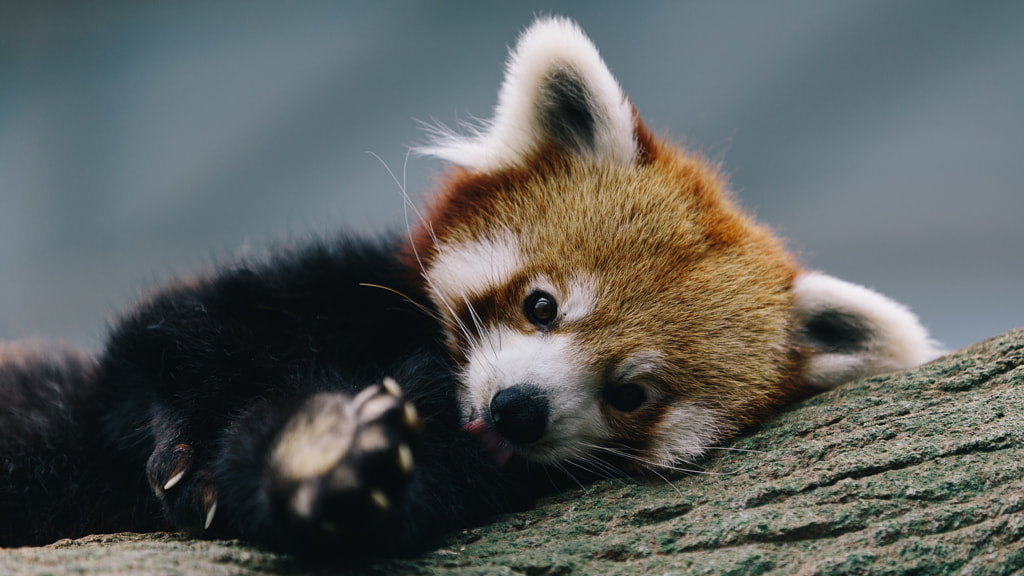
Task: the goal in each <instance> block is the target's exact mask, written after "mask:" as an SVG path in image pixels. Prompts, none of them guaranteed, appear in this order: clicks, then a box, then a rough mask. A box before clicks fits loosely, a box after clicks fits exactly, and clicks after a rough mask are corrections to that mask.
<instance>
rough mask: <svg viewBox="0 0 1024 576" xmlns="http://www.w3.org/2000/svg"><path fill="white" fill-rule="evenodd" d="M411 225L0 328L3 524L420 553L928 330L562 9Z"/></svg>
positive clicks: (37, 533) (441, 148) (28, 532)
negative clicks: (629, 91) (102, 306)
mask: <svg viewBox="0 0 1024 576" xmlns="http://www.w3.org/2000/svg"><path fill="white" fill-rule="evenodd" d="M420 151H421V152H423V153H426V154H432V155H435V156H439V157H441V158H444V159H445V160H447V161H449V162H451V163H452V164H453V166H452V168H451V170H450V171H449V173H448V175H447V176H446V178H445V180H444V181H443V183H442V186H441V188H440V190H439V192H438V194H437V195H436V196H435V197H434V198H433V199H432V200H431V201H430V203H429V204H428V205H427V206H426V207H425V209H424V211H423V213H422V218H421V220H420V221H419V222H417V223H416V225H415V226H414V227H413V228H412V229H411V230H409V241H405V240H404V237H403V240H399V239H398V238H386V239H383V240H380V241H367V240H353V239H340V240H336V241H330V242H319V243H313V244H312V245H310V246H306V247H302V248H296V249H291V250H284V251H279V252H277V253H275V254H273V255H270V256H268V257H267V258H266V259H264V260H260V261H243V262H240V263H237V264H235V265H231V266H225V267H222V268H220V269H219V270H218V271H217V272H216V273H215V274H212V275H210V276H208V277H203V278H199V279H196V280H194V281H191V282H186V283H181V284H178V285H176V286H171V287H168V288H167V289H165V290H163V291H161V292H159V293H157V294H155V295H154V296H153V297H152V298H150V299H148V300H146V301H143V302H141V303H140V304H139V305H137V306H136V307H135V308H134V309H132V310H129V311H128V312H127V313H126V314H124V315H123V317H122V318H120V319H119V320H118V321H117V322H116V323H115V324H114V327H113V328H112V331H111V334H110V337H109V339H108V341H107V343H106V346H105V348H104V350H103V351H102V353H101V354H99V355H98V357H97V358H87V357H84V356H79V355H76V354H72V353H66V352H65V353H57V354H48V353H43V352H39V351H38V349H37V348H31V349H29V351H26V349H25V348H17V349H15V348H8V349H6V351H0V403H2V404H3V405H4V406H5V407H7V409H6V410H5V412H4V413H3V415H2V417H0V458H2V460H0V461H2V468H0V545H17V544H35V543H43V542H48V541H52V540H54V539H57V538H62V537H74V536H80V535H83V534H85V533H88V532H92V531H107V530H153V529H163V528H167V527H176V528H179V529H183V530H187V531H189V532H191V533H194V534H198V535H203V536H209V537H238V538H245V539H248V540H250V541H253V542H257V543H260V544H263V545H266V546H269V547H272V548H275V549H279V550H287V551H292V552H296V553H301V554H321V555H329V556H331V557H333V558H337V557H339V556H347V555H358V554H367V553H369V554H410V553H415V552H417V551H421V550H423V549H425V548H426V547H428V546H430V545H433V544H435V543H436V542H437V541H438V539H439V538H440V536H442V535H443V534H444V532H446V531H449V530H453V529H456V528H459V527H464V526H467V525H470V524H473V523H476V522H481V521H483V520H485V519H486V518H487V517H488V516H491V515H493V514H496V513H501V512H507V511H511V510H516V509H520V508H522V507H524V506H527V505H528V504H529V503H530V502H531V501H532V499H533V498H535V497H536V496H537V495H539V494H541V493H543V492H544V491H545V490H547V489H549V488H551V486H552V485H553V484H557V482H558V481H559V478H562V473H563V472H569V473H570V474H569V475H570V476H572V477H573V479H577V478H580V477H585V476H587V475H590V474H607V473H610V472H615V473H618V472H620V471H627V470H637V469H640V470H643V469H659V468H666V469H672V468H674V467H675V466H676V465H677V464H678V463H680V462H686V461H690V460H693V459H695V458H699V457H700V456H701V455H703V454H704V452H705V451H706V450H707V449H708V448H709V447H710V446H712V445H713V444H714V443H716V442H720V441H721V440H722V439H724V438H726V437H728V436H729V435H731V434H734V433H736V432H737V431H738V430H740V429H741V428H742V427H745V426H749V425H752V424H756V423H757V422H759V421H760V420H761V419H763V418H764V417H765V416H766V415H768V414H770V413H772V411H773V410H775V409H777V408H778V407H780V406H782V405H784V404H785V403H786V402H788V401H791V400H793V399H795V398H798V397H800V396H802V395H805V394H808V393H810V392H812V391H814V390H816V389H819V388H821V387H829V386H835V385H837V384H839V383H841V382H843V381H845V380H848V379H850V378H854V377H859V376H865V375H869V374H874V373H877V372H880V371H886V370H895V369H900V368H906V367H910V366H913V365H915V364H917V363H920V362H924V361H927V360H929V359H931V358H932V357H934V356H935V355H936V354H937V349H936V348H935V346H934V344H933V343H932V342H931V341H930V340H929V339H928V336H927V333H926V332H925V330H924V329H923V328H922V327H921V326H920V324H919V323H918V322H917V319H916V318H915V317H914V316H913V315H912V314H911V313H910V312H909V311H907V310H906V309H905V308H903V307H902V306H900V305H898V304H896V303H894V302H892V301H891V300H888V299H887V298H885V297H883V296H881V295H879V294H877V293H875V292H873V291H870V290H867V289H865V288H862V287H859V286H855V285H852V284H848V283H846V282H842V281H839V280H836V279H834V278H830V277H828V276H825V275H823V274H821V273H817V272H809V271H807V270H805V269H804V268H803V267H802V266H801V265H800V264H799V263H798V262H797V261H796V260H795V259H794V258H793V257H792V256H791V255H790V254H788V253H787V252H786V251H785V249H784V247H783V245H782V243H781V242H780V241H779V240H777V239H776V238H775V237H774V236H773V235H772V234H771V233H770V231H769V230H768V229H766V228H765V227H763V226H761V225H759V224H757V223H756V222H755V221H754V220H753V219H752V218H751V217H750V216H749V215H747V214H746V213H744V212H743V211H742V210H741V209H740V208H739V207H738V206H737V204H736V203H735V201H734V200H733V198H732V195H731V193H730V192H729V189H728V184H727V182H726V179H725V177H724V176H723V175H722V174H721V173H720V172H719V171H718V170H717V169H716V168H715V167H714V166H712V165H709V164H708V163H706V162H705V161H704V160H703V159H702V158H700V157H699V156H698V155H695V154H692V153H689V152H687V151H685V150H682V149H680V148H679V147H677V146H675V145H674V144H672V143H671V142H667V141H661V140H658V139H655V138H654V137H653V136H652V135H651V133H650V131H649V130H648V129H647V128H646V127H645V125H644V124H643V122H642V121H641V120H640V118H639V116H638V115H637V114H636V112H635V111H634V110H633V107H632V104H631V103H630V102H629V100H628V99H627V98H626V97H625V96H624V93H623V91H622V89H621V88H620V87H619V86H618V84H617V83H616V81H615V79H614V78H613V77H612V75H611V73H610V72H609V71H608V69H607V67H606V66H605V65H604V63H603V62H602V61H601V59H600V56H599V55H598V53H597V50H596V48H595V47H594V46H593V44H592V43H591V42H590V40H589V39H587V37H586V36H585V35H584V34H583V32H582V31H580V29H579V28H578V27H577V26H576V25H575V24H574V23H572V22H570V21H568V20H565V19H561V18H543V19H540V20H538V21H537V22H536V23H534V24H533V25H532V26H531V27H530V28H529V29H528V30H527V31H526V32H525V33H524V34H523V36H522V37H521V38H520V41H519V43H518V45H517V46H516V48H515V49H514V50H513V51H512V54H511V56H510V59H509V62H508V66H507V74H506V78H505V81H504V83H503V84H502V87H501V91H500V93H499V97H498V106H497V109H496V112H495V117H494V119H493V120H492V121H490V122H487V123H485V124H484V125H482V126H481V127H478V128H477V129H475V130H474V131H471V133H470V134H468V135H466V136H461V135H458V134H457V133H454V132H452V131H448V130H438V132H437V134H436V138H435V140H434V141H433V142H432V143H430V144H428V145H427V146H424V147H423V148H422V149H421V150H420Z"/></svg>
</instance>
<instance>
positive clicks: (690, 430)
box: [648, 403, 725, 467]
mask: <svg viewBox="0 0 1024 576" xmlns="http://www.w3.org/2000/svg"><path fill="white" fill-rule="evenodd" d="M723 421H724V420H723V418H722V417H721V415H720V414H719V413H718V412H716V411H715V410H713V409H711V408H705V407H703V406H698V405H696V404H688V403H682V404H677V405H675V406H673V407H671V408H669V410H668V411H667V412H666V413H665V415H664V417H662V419H661V422H660V423H659V424H658V427H657V428H656V429H655V431H654V435H653V438H652V439H651V441H650V443H649V444H650V446H651V451H650V452H649V453H648V458H649V459H650V460H651V462H650V463H649V464H650V465H653V467H657V466H672V465H673V464H678V463H681V462H692V461H694V460H695V459H697V458H699V457H700V456H702V455H703V454H704V452H705V451H706V450H707V449H708V448H709V447H711V446H714V445H715V443H717V442H718V441H719V440H720V439H721V438H722V435H723V433H724V432H725V430H724V429H723V427H722V422H723Z"/></svg>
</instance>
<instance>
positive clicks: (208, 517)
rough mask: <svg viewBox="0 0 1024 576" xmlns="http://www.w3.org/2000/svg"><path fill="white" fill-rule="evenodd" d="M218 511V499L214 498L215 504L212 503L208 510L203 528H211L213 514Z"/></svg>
mask: <svg viewBox="0 0 1024 576" xmlns="http://www.w3.org/2000/svg"><path fill="white" fill-rule="evenodd" d="M216 513H217V501H216V500H214V501H213V504H210V508H209V509H207V510H206V521H205V522H203V530H209V529H210V524H213V515H214V514H216Z"/></svg>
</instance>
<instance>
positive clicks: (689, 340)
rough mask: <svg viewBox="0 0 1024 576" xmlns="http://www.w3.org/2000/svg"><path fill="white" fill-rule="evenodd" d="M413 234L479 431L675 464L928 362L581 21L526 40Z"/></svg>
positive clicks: (540, 450) (542, 446)
mask: <svg viewBox="0 0 1024 576" xmlns="http://www.w3.org/2000/svg"><path fill="white" fill-rule="evenodd" d="M421 152H424V153H427V154H431V155H434V156H438V157H441V158H443V159H446V160H448V161H450V162H451V163H453V164H454V165H455V167H453V168H452V170H451V171H450V173H449V174H448V176H447V179H446V181H445V183H444V186H443V188H442V191H441V192H440V194H439V195H438V196H437V197H436V198H435V199H434V200H433V202H432V203H431V204H430V205H429V206H428V208H427V210H426V212H425V214H424V218H423V224H422V225H421V226H420V228H418V229H417V230H415V231H414V238H413V248H414V250H413V251H414V252H415V257H416V258H418V259H419V261H420V262H421V264H422V266H423V273H424V278H425V281H426V287H427V290H428V292H429V294H430V298H431V299H432V300H433V302H434V305H435V307H436V308H437V310H438V311H439V313H440V314H441V315H442V316H443V318H444V322H445V325H446V330H447V335H448V343H449V346H450V347H451V350H452V352H453V354H454V355H455V357H456V359H457V360H458V361H459V363H460V366H461V370H460V374H459V385H460V401H461V404H462V407H463V412H464V417H465V420H466V422H467V424H468V426H469V428H470V429H472V430H474V431H477V432H482V434H483V435H484V436H486V437H488V438H489V439H490V443H491V445H492V447H495V448H496V451H497V452H498V453H501V454H506V455H507V454H510V453H516V454H518V455H520V456H522V457H525V458H527V459H528V460H532V461H536V462H542V463H564V462H570V461H580V462H589V463H590V464H591V465H595V464H596V463H599V462H604V461H606V460H607V459H608V458H614V459H616V460H619V461H620V462H621V461H625V462H626V463H632V464H635V465H639V466H654V467H656V466H670V465H671V464H672V463H674V462H679V461H685V460H690V459H693V458H695V457H698V456H700V455H701V454H702V453H703V452H704V450H705V449H706V448H708V447H709V446H710V445H712V444H713V443H715V442H717V441H719V440H721V439H722V438H723V437H725V436H727V435H729V434H730V433H733V432H735V431H736V430H737V429H738V428H740V427H742V426H744V425H748V424H751V423H754V422H756V421H757V420H758V419H759V418H761V417H763V416H764V415H765V414H767V413H769V412H770V410H771V409H772V408H773V407H775V406H778V405H779V404H780V403H782V402H784V401H785V400H788V399H792V398H794V397H796V396H797V395H800V394H802V393H806V391H807V390H808V389H811V388H814V387H826V386H834V385H836V384H838V383H840V382H843V381H845V380H848V379H851V378H854V377H858V376H863V375H867V374H872V373H876V372H879V371H884V370H891V369H897V368H903V367H908V366H911V365H915V364H918V363H920V362H922V361H925V360H927V359H930V358H931V357H933V356H934V355H935V350H934V348H933V346H932V344H931V342H930V341H929V340H928V337H927V334H926V332H925V331H924V329H923V328H921V327H920V325H919V324H918V322H917V320H916V318H915V317H914V316H913V315H912V314H910V313H909V312H908V311H907V310H906V309H904V308H903V307H901V306H900V305H898V304H896V303H894V302H892V301H890V300H888V299H886V298H884V297H882V296H880V295H878V294H876V293H874V292H871V291H869V290H867V289H865V288H861V287H859V286H855V285H852V284H848V283H845V282H842V281H839V280H836V279H834V278H831V277H828V276H825V275H823V274H819V273H814V272H805V271H803V270H802V269H801V268H800V266H799V265H798V263H797V262H796V261H795V260H794V259H793V257H792V256H790V255H789V254H788V253H787V252H786V251H785V250H784V248H783V246H782V244H781V243H780V242H779V241H778V240H777V239H775V238H774V237H773V236H772V234H771V233H770V232H769V231H768V230H767V229H766V228H764V227H762V226H760V225H758V224H757V223H756V222H755V221H754V220H753V219H752V218H751V217H750V216H748V215H747V214H745V213H744V212H742V211H741V210H740V209H739V208H738V207H737V206H736V204H735V203H734V202H733V200H732V198H731V195H730V193H729V192H728V188H727V183H726V181H725V178H724V177H723V175H722V174H721V173H719V172H718V171H717V170H716V168H715V167H714V166H711V165H709V164H707V163H705V162H704V161H703V160H702V159H701V158H700V157H698V156H696V155H693V154H689V153H687V152H686V151H684V150H681V149H680V148H678V147H677V146H675V145H673V144H671V143H668V142H663V141H659V140H657V139H655V138H654V137H652V136H651V134H650V133H649V131H648V130H647V129H646V127H645V126H644V125H643V123H642V122H641V120H640V119H639V117H638V116H637V115H636V113H635V111H634V109H633V107H632V105H631V103H630V102H629V100H628V99H627V98H626V97H625V95H624V94H623V92H622V90H621V89H620V88H619V86H618V84H617V82H616V80H615V79H614V78H613V77H612V75H611V73H610V72H609V71H608V69H607V67H606V66H605V64H604V63H603V62H602V60H601V58H600V57H599V55H598V53H597V50H596V48H595V47H594V46H593V44H592V43H591V42H590V40H589V39H588V38H587V37H586V36H585V35H584V34H583V32H582V31H581V30H580V29H579V28H578V27H577V26H576V25H575V24H574V23H572V22H570V21H568V20H564V19H559V18H548V19H541V20H538V21H537V22H536V23H534V24H533V25H532V26H531V27H530V28H529V29H528V30H527V31H526V32H525V33H524V34H523V35H522V37H521V38H520V40H519V43H518V45H517V46H516V48H515V49H514V50H513V52H512V54H511V57H510V60H509V63H508V67H507V75H506V78H505V81H504V84H503V85H502V88H501V91H500V94H499V101H498V106H497V109H496V112H495V117H494V118H493V120H491V121H490V122H489V123H487V124H486V125H485V126H483V127H482V128H480V129H478V130H476V131H475V132H474V133H473V134H471V135H468V136H461V135H457V134H454V133H451V132H447V131H444V132H440V133H439V134H437V135H436V138H435V139H434V141H433V143H432V144H431V145H429V146H426V147H424V148H422V149H421Z"/></svg>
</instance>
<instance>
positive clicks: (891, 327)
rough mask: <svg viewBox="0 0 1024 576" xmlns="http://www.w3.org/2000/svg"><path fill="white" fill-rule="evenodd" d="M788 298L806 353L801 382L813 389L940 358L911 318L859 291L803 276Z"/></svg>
mask: <svg viewBox="0 0 1024 576" xmlns="http://www.w3.org/2000/svg"><path fill="white" fill-rule="evenodd" d="M793 295H794V297H795V302H796V308H797V315H798V317H799V321H800V329H801V334H800V336H801V339H802V340H803V343H804V344H806V345H807V346H808V347H809V348H810V349H811V357H810V359H809V361H808V363H807V366H806V368H805V371H804V380H805V381H806V382H807V383H808V384H811V385H813V386H817V387H821V388H831V387H834V386H838V385H839V384H842V383H843V382H846V381H849V380H853V379H855V378H862V377H865V376H871V375H874V374H880V373H882V372H891V371H895V370H905V369H907V368H912V367H914V366H918V365H920V364H924V363H925V362H929V361H931V360H934V359H935V358H937V357H938V356H939V355H941V354H942V352H941V350H940V349H939V345H938V343H937V342H935V341H934V340H932V339H931V338H929V336H928V331H927V330H925V328H924V327H923V326H921V323H920V322H919V321H918V319H917V316H915V315H914V313H913V312H911V311H910V310H908V309H907V308H906V307H905V306H903V305H901V304H899V303H897V302H894V301H892V300H890V299H889V298H886V297H885V296H882V295H881V294H879V293H877V292H875V291H873V290H869V289H868V288H865V287H863V286H858V285H857V284H851V283H849V282H844V281H842V280H839V279H838V278H833V277H832V276H828V275H826V274H821V273H819V272H807V273H804V274H802V275H801V276H800V277H798V278H797V280H796V283H795V284H794V286H793Z"/></svg>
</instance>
